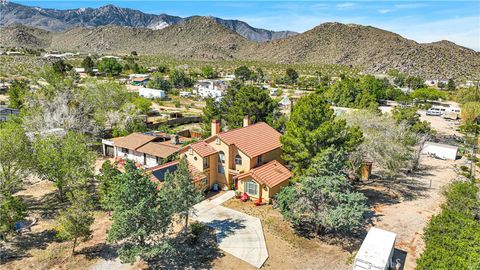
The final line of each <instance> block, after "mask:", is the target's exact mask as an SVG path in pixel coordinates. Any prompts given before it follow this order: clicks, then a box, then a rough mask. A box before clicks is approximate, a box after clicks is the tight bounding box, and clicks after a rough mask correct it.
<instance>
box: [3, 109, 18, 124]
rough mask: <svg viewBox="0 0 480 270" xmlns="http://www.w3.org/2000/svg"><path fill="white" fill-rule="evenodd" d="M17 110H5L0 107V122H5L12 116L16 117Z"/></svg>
mask: <svg viewBox="0 0 480 270" xmlns="http://www.w3.org/2000/svg"><path fill="white" fill-rule="evenodd" d="M18 114H19V111H18V110H17V109H11V108H7V107H6V106H0V122H5V121H7V120H8V119H9V118H10V117H11V116H12V115H18Z"/></svg>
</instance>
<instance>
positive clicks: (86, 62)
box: [82, 56, 95, 75]
mask: <svg viewBox="0 0 480 270" xmlns="http://www.w3.org/2000/svg"><path fill="white" fill-rule="evenodd" d="M82 67H83V68H84V69H85V73H87V74H89V75H92V74H93V68H94V67H95V63H94V62H93V60H92V58H91V57H90V56H87V57H85V59H83V61H82Z"/></svg>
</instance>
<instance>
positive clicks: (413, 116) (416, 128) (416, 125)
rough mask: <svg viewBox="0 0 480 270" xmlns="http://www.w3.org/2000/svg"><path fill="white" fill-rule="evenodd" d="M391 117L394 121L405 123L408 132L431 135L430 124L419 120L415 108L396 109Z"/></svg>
mask: <svg viewBox="0 0 480 270" xmlns="http://www.w3.org/2000/svg"><path fill="white" fill-rule="evenodd" d="M392 117H393V119H395V121H396V122H397V123H398V124H400V123H405V124H406V125H407V126H409V127H410V131H412V132H413V133H418V134H433V133H434V130H433V129H432V128H431V127H430V123H429V122H427V121H422V120H420V115H419V114H418V113H417V109H416V108H415V107H410V108H400V107H396V108H395V109H393V111H392Z"/></svg>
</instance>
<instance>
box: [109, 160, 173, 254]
mask: <svg viewBox="0 0 480 270" xmlns="http://www.w3.org/2000/svg"><path fill="white" fill-rule="evenodd" d="M114 186H115V188H114V189H113V192H112V197H111V198H112V202H113V204H112V208H113V213H112V221H113V223H112V227H111V229H110V230H109V231H108V241H109V242H122V247H121V248H120V250H119V255H120V259H121V260H122V261H124V262H133V261H134V260H135V258H136V257H137V256H140V257H142V258H149V257H151V256H156V255H158V254H159V252H161V251H162V249H161V246H162V243H163V239H164V236H165V234H166V232H167V231H168V229H169V226H170V224H171V219H172V212H171V210H170V206H169V203H170V202H169V201H168V200H167V198H165V197H163V196H160V191H159V190H158V185H157V184H156V183H155V182H153V181H151V180H150V178H149V177H148V176H147V175H145V174H143V173H142V171H140V170H139V169H137V168H136V167H135V164H134V163H133V162H127V163H126V165H125V173H122V174H120V175H118V176H116V177H115V178H114ZM162 189H163V188H162Z"/></svg>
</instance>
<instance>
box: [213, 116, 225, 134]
mask: <svg viewBox="0 0 480 270" xmlns="http://www.w3.org/2000/svg"><path fill="white" fill-rule="evenodd" d="M211 129H212V131H211V134H212V136H215V135H217V134H218V133H220V131H221V130H222V122H221V121H220V120H217V119H212V128H211Z"/></svg>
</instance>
